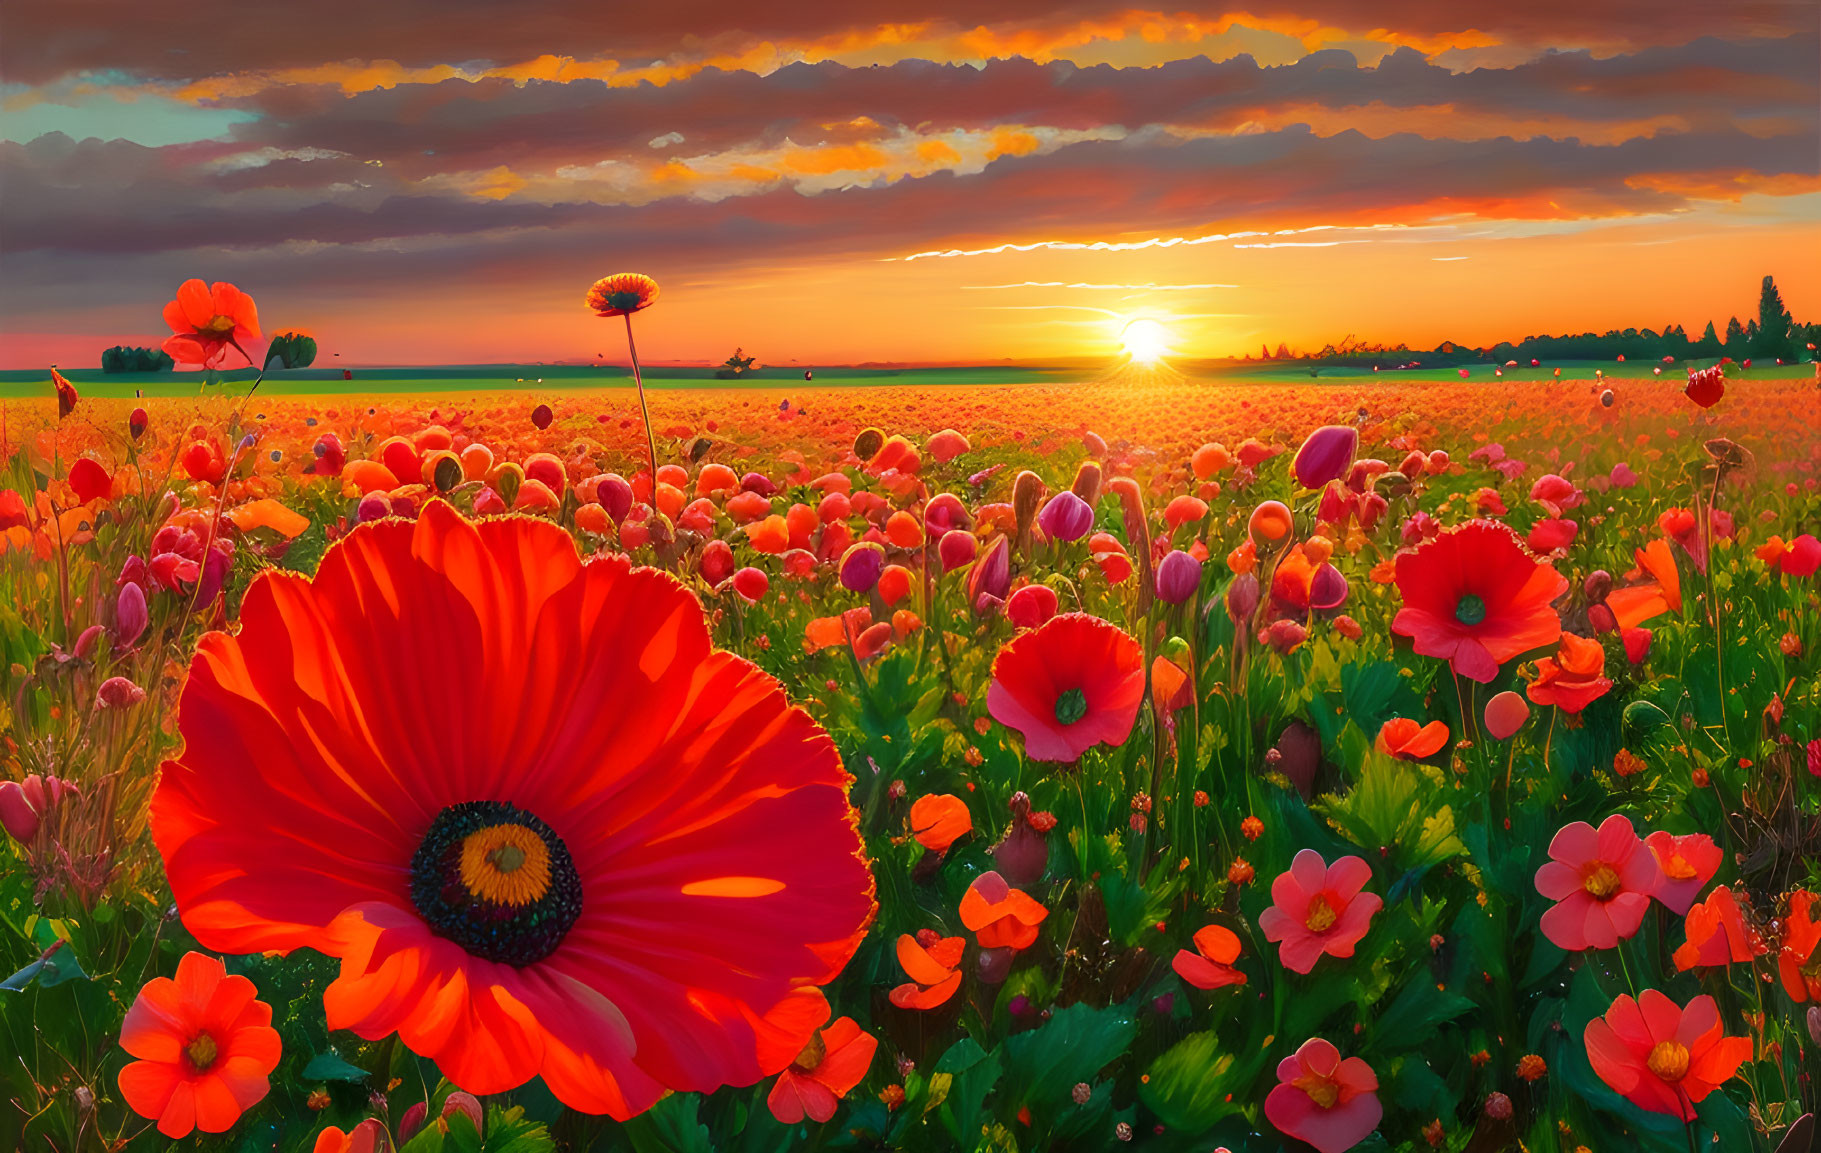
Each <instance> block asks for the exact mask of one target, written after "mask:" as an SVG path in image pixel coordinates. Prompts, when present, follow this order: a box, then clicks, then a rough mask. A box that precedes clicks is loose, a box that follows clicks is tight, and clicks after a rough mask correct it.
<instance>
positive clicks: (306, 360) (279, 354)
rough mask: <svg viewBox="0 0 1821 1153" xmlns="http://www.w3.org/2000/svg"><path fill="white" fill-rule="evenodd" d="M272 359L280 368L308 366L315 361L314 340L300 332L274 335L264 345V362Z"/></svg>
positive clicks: (267, 362) (270, 361)
mask: <svg viewBox="0 0 1821 1153" xmlns="http://www.w3.org/2000/svg"><path fill="white" fill-rule="evenodd" d="M274 360H276V361H277V362H278V367H280V368H308V367H310V365H312V364H314V363H316V341H315V340H313V339H312V338H310V337H308V336H305V335H304V334H303V333H301V332H287V333H285V334H284V335H282V336H275V337H273V338H272V343H271V344H270V345H268V346H266V364H267V365H270V364H271V363H272V362H273V361H274Z"/></svg>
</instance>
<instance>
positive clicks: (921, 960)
mask: <svg viewBox="0 0 1821 1153" xmlns="http://www.w3.org/2000/svg"><path fill="white" fill-rule="evenodd" d="M966 948H967V940H966V939H965V938H963V937H944V936H942V935H941V934H940V933H937V932H935V931H934V930H931V929H919V930H917V935H916V936H914V937H913V936H911V935H910V934H909V933H905V934H903V935H901V936H900V937H899V938H898V964H900V965H902V966H904V974H905V976H907V977H909V978H910V981H909V983H907V984H903V985H899V986H898V987H897V988H896V989H893V990H892V991H891V1002H892V1004H894V1005H896V1006H898V1008H900V1009H934V1008H935V1007H936V1006H938V1005H942V1004H945V1003H947V1001H948V999H949V998H950V997H953V996H954V995H955V990H957V989H959V988H960V987H961V971H960V966H961V954H962V952H963V951H964V950H965V949H966Z"/></svg>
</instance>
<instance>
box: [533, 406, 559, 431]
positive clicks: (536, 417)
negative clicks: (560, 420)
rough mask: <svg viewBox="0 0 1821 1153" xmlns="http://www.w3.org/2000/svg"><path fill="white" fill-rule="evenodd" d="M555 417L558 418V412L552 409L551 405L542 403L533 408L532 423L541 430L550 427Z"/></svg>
mask: <svg viewBox="0 0 1821 1153" xmlns="http://www.w3.org/2000/svg"><path fill="white" fill-rule="evenodd" d="M554 419H556V414H555V413H553V412H551V411H550V406H549V405H547V404H540V405H538V406H537V407H536V408H534V409H532V410H531V423H532V424H533V425H535V426H536V427H537V430H538V431H539V432H542V431H543V430H544V429H547V428H549V427H550V422H551V421H552V420H554Z"/></svg>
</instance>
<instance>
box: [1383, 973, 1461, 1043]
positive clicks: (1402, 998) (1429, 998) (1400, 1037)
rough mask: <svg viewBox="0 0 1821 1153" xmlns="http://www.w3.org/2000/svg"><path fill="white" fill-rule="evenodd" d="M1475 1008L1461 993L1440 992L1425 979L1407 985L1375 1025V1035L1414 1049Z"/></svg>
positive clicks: (1441, 990) (1420, 978)
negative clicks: (1448, 1023) (1450, 1022)
mask: <svg viewBox="0 0 1821 1153" xmlns="http://www.w3.org/2000/svg"><path fill="white" fill-rule="evenodd" d="M1471 1008H1473V1001H1472V1000H1471V999H1470V998H1467V997H1463V996H1461V995H1460V994H1459V993H1453V992H1449V991H1447V990H1444V989H1438V988H1436V987H1435V986H1434V985H1432V984H1430V983H1429V981H1428V979H1427V977H1426V976H1422V977H1418V978H1417V979H1416V980H1414V981H1411V982H1410V983H1409V984H1408V985H1405V986H1404V988H1403V991H1402V992H1400V993H1399V994H1398V995H1397V996H1396V997H1395V998H1393V1000H1392V1002H1391V1004H1390V1005H1388V1006H1386V1008H1385V1010H1384V1011H1383V1012H1382V1013H1379V1014H1378V1015H1377V1017H1376V1019H1375V1020H1374V1021H1373V1026H1372V1029H1373V1034H1374V1035H1375V1036H1377V1037H1382V1038H1385V1039H1386V1040H1388V1041H1390V1042H1391V1043H1393V1044H1395V1045H1396V1046H1397V1047H1398V1048H1400V1049H1407V1048H1414V1047H1416V1046H1418V1045H1420V1044H1422V1043H1423V1042H1425V1041H1427V1040H1429V1038H1431V1037H1433V1036H1435V1034H1436V1030H1437V1029H1439V1028H1440V1027H1441V1026H1442V1024H1443V1023H1444V1022H1447V1021H1452V1020H1454V1019H1455V1018H1456V1017H1458V1016H1460V1015H1461V1014H1462V1013H1465V1012H1466V1011H1467V1010H1469V1009H1471Z"/></svg>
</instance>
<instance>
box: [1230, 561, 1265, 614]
mask: <svg viewBox="0 0 1821 1153" xmlns="http://www.w3.org/2000/svg"><path fill="white" fill-rule="evenodd" d="M1257 611H1258V578H1257V577H1255V576H1253V575H1252V574H1251V573H1242V574H1240V575H1239V576H1236V577H1234V578H1233V582H1232V583H1231V584H1229V585H1228V586H1227V616H1229V617H1231V618H1232V619H1233V623H1234V624H1238V623H1240V622H1241V621H1249V620H1251V619H1252V614H1253V613H1255V612H1257Z"/></svg>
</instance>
